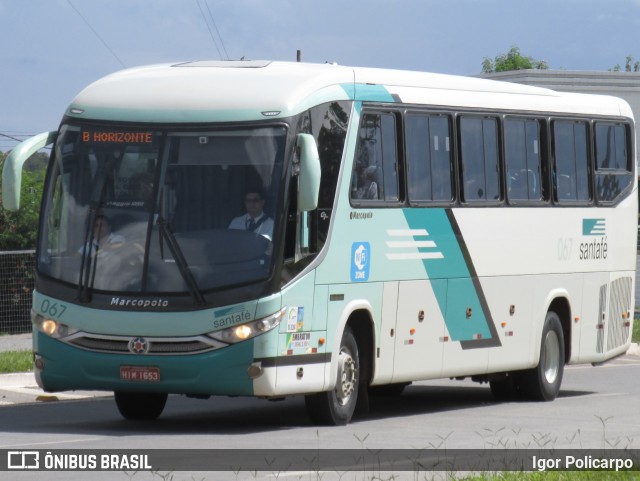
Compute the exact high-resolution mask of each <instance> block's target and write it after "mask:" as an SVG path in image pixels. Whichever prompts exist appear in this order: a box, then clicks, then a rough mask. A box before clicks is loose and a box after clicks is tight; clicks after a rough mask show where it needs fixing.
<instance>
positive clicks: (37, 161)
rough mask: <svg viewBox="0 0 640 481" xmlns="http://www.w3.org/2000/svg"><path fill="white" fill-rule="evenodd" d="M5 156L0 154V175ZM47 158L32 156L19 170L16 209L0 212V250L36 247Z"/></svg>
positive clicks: (39, 155) (43, 155) (1, 210)
mask: <svg viewBox="0 0 640 481" xmlns="http://www.w3.org/2000/svg"><path fill="white" fill-rule="evenodd" d="M6 157H7V154H6V153H2V152H0V172H1V171H2V168H3V167H4V161H5V159H6ZM47 158H48V156H47V154H45V153H36V154H34V155H32V156H31V157H30V158H29V159H28V160H27V161H26V162H25V165H24V168H23V171H22V188H21V191H20V199H21V200H20V209H19V210H18V211H17V212H9V211H6V210H4V209H0V251H12V250H25V249H34V248H35V247H36V236H37V232H38V216H39V213H40V200H41V198H42V189H43V184H44V175H45V166H46V163H47ZM1 192H2V190H1V188H0V193H1Z"/></svg>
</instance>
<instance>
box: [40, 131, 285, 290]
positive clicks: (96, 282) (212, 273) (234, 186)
mask: <svg viewBox="0 0 640 481" xmlns="http://www.w3.org/2000/svg"><path fill="white" fill-rule="evenodd" d="M286 136H287V128H286V127H285V126H283V125H275V126H269V127H252V128H249V127H246V128H241V129H205V130H198V131H169V130H167V131H161V130H157V129H156V128H148V129H144V128H137V127H136V128H129V127H127V128H113V127H107V126H100V125H95V124H90V125H78V124H63V126H62V127H61V129H60V134H59V136H58V140H57V142H56V145H55V149H54V152H53V154H52V162H51V165H52V167H51V172H50V173H49V177H48V184H47V189H46V193H45V196H46V197H45V206H44V211H43V212H44V218H43V221H42V227H41V228H42V235H41V236H40V244H39V251H38V252H39V255H38V262H37V267H38V270H39V272H40V273H41V274H43V275H45V276H48V277H50V278H55V279H59V280H61V281H64V282H66V283H70V284H73V285H76V286H78V289H79V290H80V291H83V292H85V293H87V292H89V293H90V292H92V291H93V290H98V291H107V292H162V293H169V292H171V293H189V292H190V293H192V294H194V293H196V294H197V293H199V292H202V291H206V290H209V289H219V288H222V287H225V286H232V285H238V284H244V283H250V282H256V281H258V280H261V279H265V278H266V277H268V276H269V274H270V272H271V269H272V266H273V262H272V251H273V249H272V246H271V243H272V239H273V236H274V225H277V222H278V220H279V219H278V217H279V216H278V213H277V209H276V208H275V207H276V202H277V199H278V198H279V197H280V195H279V192H280V189H281V179H282V178H283V159H284V151H285V144H286Z"/></svg>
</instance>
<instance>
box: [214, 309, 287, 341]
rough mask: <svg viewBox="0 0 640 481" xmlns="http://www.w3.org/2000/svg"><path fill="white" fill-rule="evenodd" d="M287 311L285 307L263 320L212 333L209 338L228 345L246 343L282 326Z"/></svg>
mask: <svg viewBox="0 0 640 481" xmlns="http://www.w3.org/2000/svg"><path fill="white" fill-rule="evenodd" d="M286 310H287V308H286V307H285V308H283V309H281V310H280V311H278V312H276V313H275V314H272V315H270V316H268V317H263V318H262V319H258V320H256V321H251V322H248V323H246V324H240V325H238V326H233V327H228V328H226V329H223V330H221V331H215V332H210V333H209V334H208V336H209V337H212V338H213V339H215V340H217V341H222V342H226V343H227V344H235V343H236V342H240V341H246V340H247V339H251V338H252V337H256V336H259V335H260V334H263V333H265V332H267V331H270V330H271V329H273V328H274V327H276V326H277V325H278V324H280V321H281V320H282V318H283V317H284V314H285V311H286Z"/></svg>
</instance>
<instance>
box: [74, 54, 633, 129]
mask: <svg viewBox="0 0 640 481" xmlns="http://www.w3.org/2000/svg"><path fill="white" fill-rule="evenodd" d="M348 99H352V100H361V101H383V102H390V103H394V102H402V103H404V104H417V105H430V106H442V107H456V108H485V109H486V108H491V109H506V110H512V111H514V110H515V111H527V112H537V111H540V112H567V113H575V114H587V113H588V114H592V115H593V114H602V115H609V116H621V117H630V118H631V117H632V113H631V109H630V108H629V106H628V105H627V104H626V102H624V101H623V100H620V99H617V98H614V97H606V96H598V95H583V94H569V93H561V92H555V91H552V90H549V89H544V88H540V87H532V86H527V85H521V84H516V83H512V82H499V81H495V80H487V79H480V78H474V77H462V76H453V75H443V74H433V73H422V72H412V71H400V70H383V69H372V68H359V67H345V66H339V65H333V64H308V63H294V62H270V61H200V62H184V63H175V64H163V65H151V66H145V67H138V68H132V69H127V70H122V71H120V72H116V73H114V74H111V75H108V76H106V77H104V78H102V79H100V80H98V81H96V82H94V83H92V84H91V85H89V86H88V87H87V88H85V89H84V90H83V91H82V92H80V93H79V94H78V96H77V97H76V98H75V99H74V100H73V102H72V103H71V105H70V106H69V108H68V109H67V115H68V116H70V117H76V118H85V119H101V120H110V121H133V122H158V123H160V122H162V123H184V122H188V123H191V122H212V121H239V120H259V119H264V118H266V117H271V118H279V117H280V118H281V117H289V116H291V115H295V114H297V113H300V112H302V111H304V110H306V109H308V108H309V107H311V106H313V105H317V104H319V103H323V102H327V101H334V100H348Z"/></svg>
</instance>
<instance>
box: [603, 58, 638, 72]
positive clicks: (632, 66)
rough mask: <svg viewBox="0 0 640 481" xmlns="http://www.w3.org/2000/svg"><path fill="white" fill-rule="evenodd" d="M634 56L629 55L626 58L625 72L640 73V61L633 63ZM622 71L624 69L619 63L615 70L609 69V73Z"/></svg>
mask: <svg viewBox="0 0 640 481" xmlns="http://www.w3.org/2000/svg"><path fill="white" fill-rule="evenodd" d="M633 60H634V58H633V55H627V56H626V57H625V63H624V71H625V72H631V71H633V72H640V61H639V62H634V61H633ZM620 71H622V67H620V64H619V63H617V64H615V65H614V66H613V68H610V69H609V72H620Z"/></svg>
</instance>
